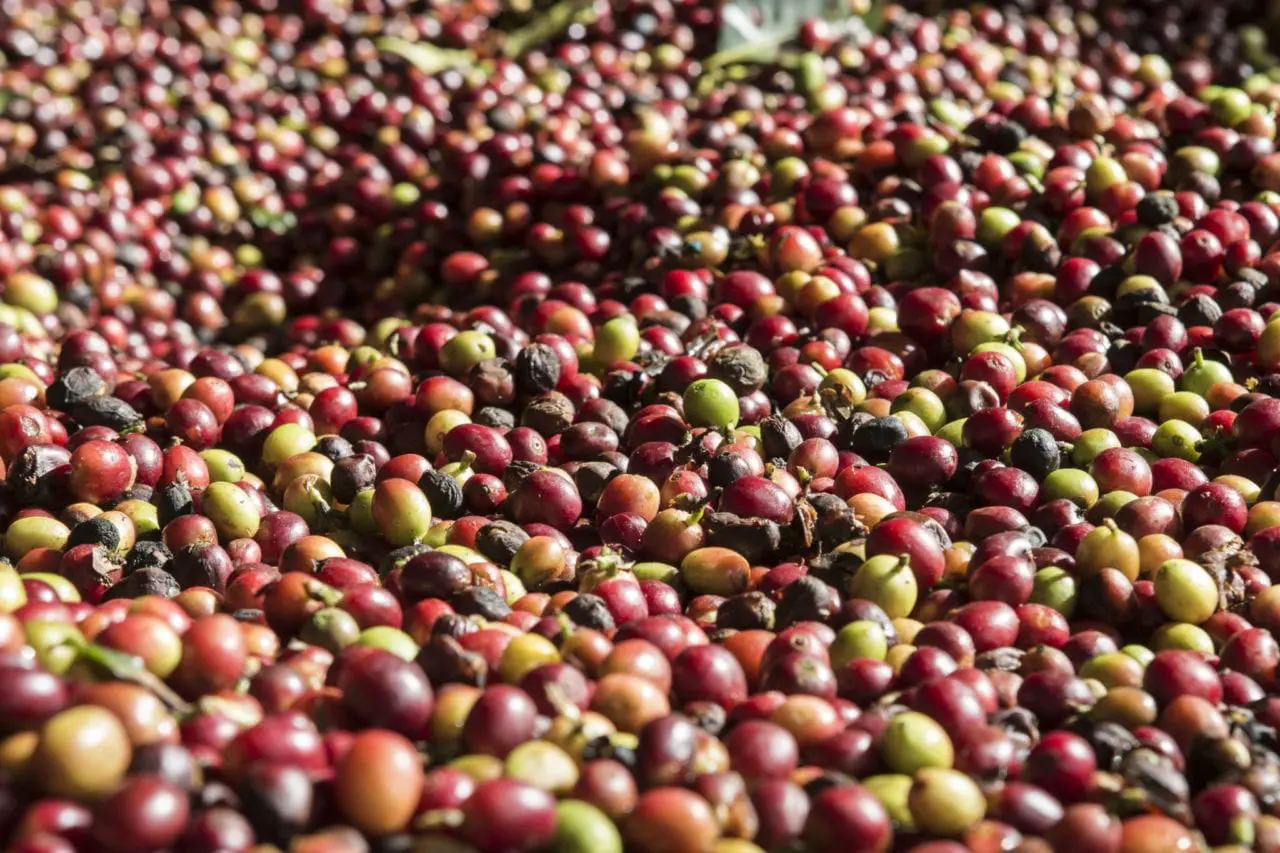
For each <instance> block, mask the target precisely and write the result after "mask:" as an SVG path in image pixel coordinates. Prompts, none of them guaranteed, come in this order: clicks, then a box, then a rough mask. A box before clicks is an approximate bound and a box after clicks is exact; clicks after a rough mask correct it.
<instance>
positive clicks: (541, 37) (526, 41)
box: [502, 0, 595, 59]
mask: <svg viewBox="0 0 1280 853" xmlns="http://www.w3.org/2000/svg"><path fill="white" fill-rule="evenodd" d="M594 8H595V0H560V2H559V3H556V4H555V5H554V6H552V7H551V8H550V9H548V10H547V11H546V12H544V13H542V14H541V15H539V16H538V17H536V18H534V19H533V20H532V21H530V22H529V23H528V24H527V25H526V26H523V27H521V28H520V29H518V30H516V31H515V32H513V33H511V34H510V35H509V36H507V38H506V41H504V42H503V44H502V55H503V56H505V57H507V58H508V59H519V58H520V57H522V56H524V55H525V54H526V53H528V52H529V51H530V50H531V49H532V48H533V47H534V46H535V45H539V44H542V43H544V42H546V41H549V40H551V39H553V38H555V37H556V36H558V35H560V34H561V33H563V32H564V31H565V30H567V29H569V27H570V26H572V25H573V23H574V21H576V20H578V16H579V15H582V14H583V13H586V12H592V15H591V17H592V18H594V17H595V14H594V11H593V10H594Z"/></svg>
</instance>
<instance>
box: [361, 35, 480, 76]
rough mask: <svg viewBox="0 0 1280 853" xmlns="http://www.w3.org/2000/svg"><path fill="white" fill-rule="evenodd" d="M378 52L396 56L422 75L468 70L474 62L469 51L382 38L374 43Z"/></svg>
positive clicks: (474, 59)
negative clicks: (452, 69) (459, 69)
mask: <svg viewBox="0 0 1280 853" xmlns="http://www.w3.org/2000/svg"><path fill="white" fill-rule="evenodd" d="M374 45H375V46H376V47H377V48H378V50H380V51H382V52H383V53H390V54H392V55H393V56H398V57H400V58H401V59H403V60H404V61H405V62H407V63H409V64H410V65H412V66H413V67H414V68H416V69H418V70H419V71H421V72H422V73H423V74H439V73H440V72H441V71H445V70H447V69H449V68H469V67H471V65H473V64H474V63H475V61H476V57H475V54H474V53H472V52H471V51H469V50H449V49H446V48H443V47H437V46H435V45H433V44H426V43H424V42H413V41H405V40H404V39H402V38H397V37H396V36H383V37H382V38H380V39H378V40H377V41H376V42H374Z"/></svg>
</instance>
